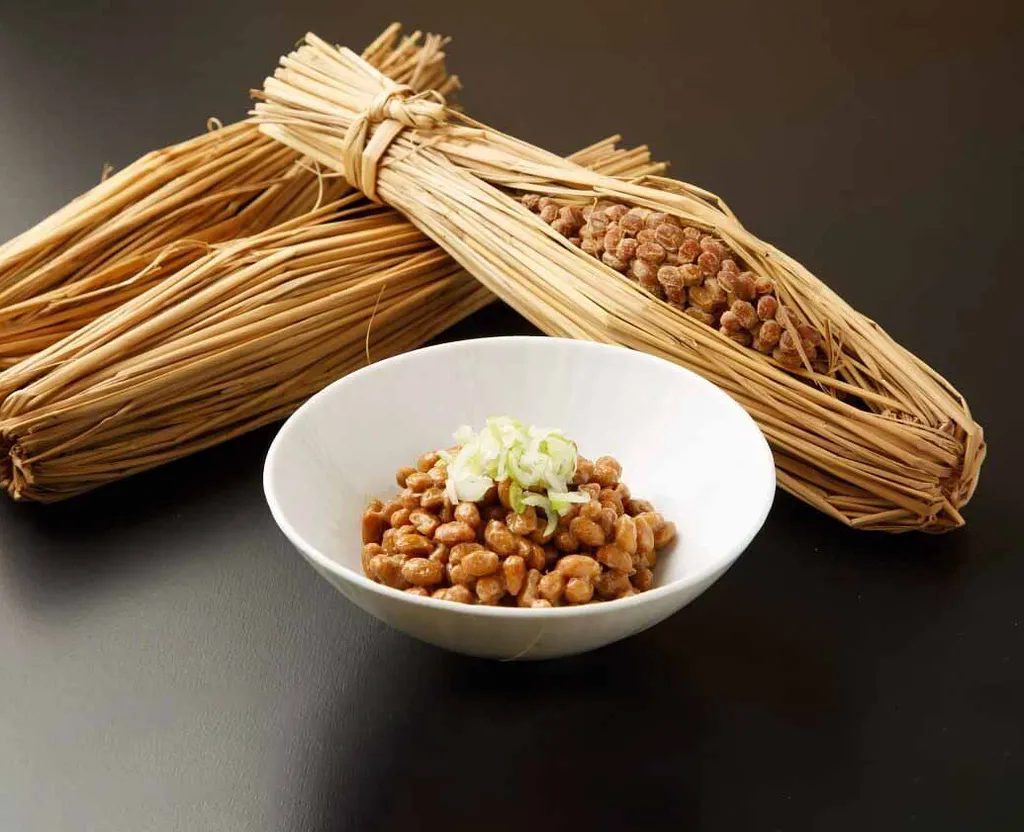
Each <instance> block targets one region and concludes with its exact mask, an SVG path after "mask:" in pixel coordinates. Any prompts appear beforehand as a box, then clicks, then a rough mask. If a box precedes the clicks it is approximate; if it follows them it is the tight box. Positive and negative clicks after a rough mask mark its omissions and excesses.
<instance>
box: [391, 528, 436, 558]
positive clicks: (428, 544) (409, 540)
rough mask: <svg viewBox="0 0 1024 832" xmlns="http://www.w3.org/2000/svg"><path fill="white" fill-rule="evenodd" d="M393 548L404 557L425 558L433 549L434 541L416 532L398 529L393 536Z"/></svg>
mask: <svg viewBox="0 0 1024 832" xmlns="http://www.w3.org/2000/svg"><path fill="white" fill-rule="evenodd" d="M403 528H404V527H403ZM395 548H396V549H397V550H398V552H399V554H402V555H405V556H406V557H410V558H425V557H426V556H427V555H429V554H430V553H431V552H433V551H434V542H433V541H432V540H430V539H428V538H426V537H424V536H423V535H421V534H416V532H402V531H399V532H398V534H397V535H396V536H395Z"/></svg>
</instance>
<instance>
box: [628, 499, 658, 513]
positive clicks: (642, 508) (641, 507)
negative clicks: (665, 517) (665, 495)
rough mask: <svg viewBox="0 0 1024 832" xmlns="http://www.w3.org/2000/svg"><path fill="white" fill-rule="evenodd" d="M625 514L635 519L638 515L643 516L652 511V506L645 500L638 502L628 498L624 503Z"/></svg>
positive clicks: (638, 500)
mask: <svg viewBox="0 0 1024 832" xmlns="http://www.w3.org/2000/svg"><path fill="white" fill-rule="evenodd" d="M624 507H625V509H626V513H627V514H629V515H632V516H633V517H636V516H637V515H638V514H644V513H645V512H648V511H654V506H653V505H652V504H651V503H649V502H648V501H647V500H640V499H637V498H636V497H630V498H629V499H628V500H626V501H625V502H624Z"/></svg>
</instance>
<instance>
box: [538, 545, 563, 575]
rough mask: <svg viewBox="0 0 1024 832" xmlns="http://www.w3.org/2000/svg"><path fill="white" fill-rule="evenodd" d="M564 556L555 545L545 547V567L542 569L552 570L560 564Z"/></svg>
mask: <svg viewBox="0 0 1024 832" xmlns="http://www.w3.org/2000/svg"><path fill="white" fill-rule="evenodd" d="M562 554H563V553H562V552H560V551H558V549H557V548H555V545H554V544H553V543H549V544H548V545H547V546H545V547H544V566H543V567H542V568H544V569H551V568H552V567H553V566H554V565H555V564H556V563H558V559H559V558H560V557H562Z"/></svg>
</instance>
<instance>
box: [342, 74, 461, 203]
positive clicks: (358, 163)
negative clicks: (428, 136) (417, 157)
mask: <svg viewBox="0 0 1024 832" xmlns="http://www.w3.org/2000/svg"><path fill="white" fill-rule="evenodd" d="M444 117H445V101H444V97H443V96H442V95H441V94H440V93H438V92H433V91H431V92H428V93H417V92H416V90H415V89H413V88H412V87H410V86H409V85H408V84H395V83H391V82H388V85H387V86H386V87H385V88H384V89H383V90H381V91H380V92H379V93H378V94H377V95H376V96H374V98H373V100H372V101H371V102H370V104H369V106H367V108H366V110H365V111H363V113H362V115H360V116H359V117H358V118H357V119H356V120H355V121H353V122H352V124H351V125H350V126H349V128H348V130H347V131H346V133H345V138H344V141H343V144H342V159H343V163H344V166H345V175H346V178H347V179H348V180H349V182H351V183H352V185H353V186H354V187H356V188H358V189H359V190H361V191H362V192H363V193H364V194H366V196H368V197H369V198H370V199H372V200H373V201H374V202H380V199H379V198H378V197H377V168H378V167H379V165H380V160H381V159H382V158H383V156H384V153H385V152H386V151H387V149H388V147H390V145H391V143H392V142H393V141H394V140H395V139H396V138H398V135H399V134H400V133H401V132H402V131H403V130H405V129H406V128H411V129H413V130H429V129H431V128H434V127H438V126H439V125H440V124H442V123H443V122H444ZM371 128H373V135H372V137H371V136H370V132H371Z"/></svg>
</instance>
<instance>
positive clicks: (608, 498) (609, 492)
mask: <svg viewBox="0 0 1024 832" xmlns="http://www.w3.org/2000/svg"><path fill="white" fill-rule="evenodd" d="M597 499H598V502H599V503H600V504H601V507H602V508H613V509H615V515H616V516H618V515H620V514H622V512H623V511H624V509H623V505H622V497H621V496H619V493H618V492H617V491H616V490H615V489H614V488H602V489H601V493H600V494H599V495H598V496H597Z"/></svg>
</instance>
